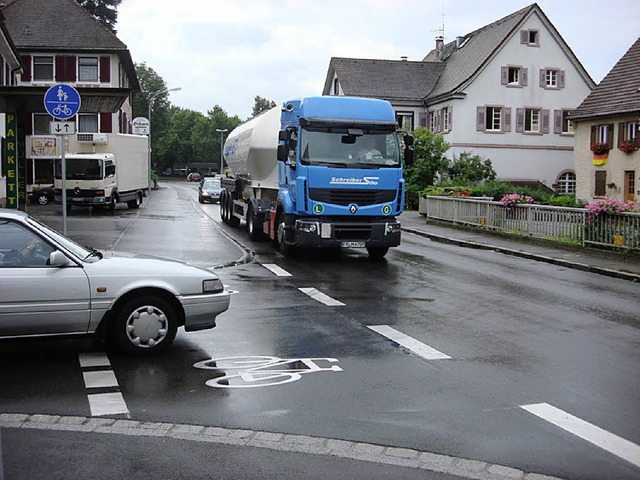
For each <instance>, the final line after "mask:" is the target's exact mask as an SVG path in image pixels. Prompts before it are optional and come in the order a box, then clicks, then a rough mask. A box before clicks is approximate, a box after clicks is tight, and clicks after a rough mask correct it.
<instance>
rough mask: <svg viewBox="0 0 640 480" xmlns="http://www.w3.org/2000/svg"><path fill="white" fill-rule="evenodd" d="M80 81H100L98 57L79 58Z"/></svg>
mask: <svg viewBox="0 0 640 480" xmlns="http://www.w3.org/2000/svg"><path fill="white" fill-rule="evenodd" d="M78 81H79V82H97V81H98V57H78Z"/></svg>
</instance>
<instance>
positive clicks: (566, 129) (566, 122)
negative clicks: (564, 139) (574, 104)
mask: <svg viewBox="0 0 640 480" xmlns="http://www.w3.org/2000/svg"><path fill="white" fill-rule="evenodd" d="M570 113H571V112H570V111H569V110H563V111H562V133H574V130H573V122H572V121H571V120H570V119H569V118H567V117H568V116H569V114H570Z"/></svg>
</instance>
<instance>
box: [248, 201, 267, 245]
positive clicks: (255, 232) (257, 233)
mask: <svg viewBox="0 0 640 480" xmlns="http://www.w3.org/2000/svg"><path fill="white" fill-rule="evenodd" d="M261 220H262V215H256V214H255V211H254V210H253V205H249V211H248V212H247V233H248V234H249V238H250V239H251V240H253V241H254V242H257V241H259V240H262V238H263V236H264V233H263V232H262V222H261Z"/></svg>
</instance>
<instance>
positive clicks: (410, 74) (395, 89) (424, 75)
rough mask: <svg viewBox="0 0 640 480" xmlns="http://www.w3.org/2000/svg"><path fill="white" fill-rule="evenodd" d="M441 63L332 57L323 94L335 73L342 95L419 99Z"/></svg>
mask: <svg viewBox="0 0 640 480" xmlns="http://www.w3.org/2000/svg"><path fill="white" fill-rule="evenodd" d="M443 69H444V65H443V64H434V63H425V62H410V61H406V60H367V59H358V58H339V57H334V58H332V59H331V62H330V63H329V71H328V72H327V78H326V80H325V88H324V93H325V94H327V93H329V92H330V89H331V80H332V79H333V72H335V73H336V74H337V76H338V79H339V81H340V86H341V87H342V90H343V91H344V93H345V95H349V96H359V97H376V98H386V99H395V100H402V99H410V100H416V99H422V98H424V97H426V96H427V95H428V94H429V92H430V91H431V90H432V89H433V87H434V85H435V84H436V81H437V80H438V77H439V76H440V73H441V72H442V70H443Z"/></svg>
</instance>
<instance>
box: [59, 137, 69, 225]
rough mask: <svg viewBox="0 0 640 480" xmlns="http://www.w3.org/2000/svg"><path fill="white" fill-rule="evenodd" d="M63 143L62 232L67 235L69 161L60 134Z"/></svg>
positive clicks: (61, 159)
mask: <svg viewBox="0 0 640 480" xmlns="http://www.w3.org/2000/svg"><path fill="white" fill-rule="evenodd" d="M58 138H59V139H60V143H62V150H61V157H60V164H61V165H62V234H63V235H64V236H65V237H66V236H67V162H66V160H65V157H64V136H62V135H58Z"/></svg>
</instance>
